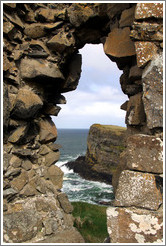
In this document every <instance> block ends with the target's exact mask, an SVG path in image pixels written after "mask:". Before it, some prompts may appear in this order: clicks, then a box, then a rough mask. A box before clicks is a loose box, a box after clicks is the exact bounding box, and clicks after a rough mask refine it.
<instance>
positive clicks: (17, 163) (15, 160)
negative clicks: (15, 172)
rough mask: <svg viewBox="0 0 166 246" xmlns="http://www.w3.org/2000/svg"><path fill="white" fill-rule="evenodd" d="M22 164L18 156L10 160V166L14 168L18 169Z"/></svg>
mask: <svg viewBox="0 0 166 246" xmlns="http://www.w3.org/2000/svg"><path fill="white" fill-rule="evenodd" d="M21 164H22V159H21V158H19V157H18V156H15V155H13V156H12V158H11V159H10V165H11V166H12V167H14V168H17V167H20V166H21Z"/></svg>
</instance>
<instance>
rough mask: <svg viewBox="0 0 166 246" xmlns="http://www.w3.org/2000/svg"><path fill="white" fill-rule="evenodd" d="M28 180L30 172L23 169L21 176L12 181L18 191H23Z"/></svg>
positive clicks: (13, 186)
mask: <svg viewBox="0 0 166 246" xmlns="http://www.w3.org/2000/svg"><path fill="white" fill-rule="evenodd" d="M27 182H28V174H27V172H25V171H23V172H22V173H21V174H20V175H19V176H17V177H16V178H14V179H13V180H12V181H11V186H12V188H13V189H15V190H17V191H21V190H22V188H23V187H24V186H25V185H26V183H27Z"/></svg>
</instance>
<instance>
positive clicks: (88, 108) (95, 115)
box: [52, 44, 128, 129]
mask: <svg viewBox="0 0 166 246" xmlns="http://www.w3.org/2000/svg"><path fill="white" fill-rule="evenodd" d="M79 52H80V54H82V72H81V78H80V80H79V84H78V87H77V89H76V90H75V91H72V92H67V93H64V94H63V95H64V96H65V98H66V100H67V104H64V105H60V107H61V108H62V109H61V111H60V112H59V114H58V116H56V117H52V119H53V121H54V123H55V125H56V127H57V128H86V129H89V128H90V126H91V125H92V124H94V123H98V124H105V125H118V126H125V114H126V113H125V111H123V110H121V109H120V106H121V104H123V103H124V102H125V101H126V100H127V99H128V98H127V96H126V95H124V94H123V92H122V90H121V88H120V82H119V78H120V75H121V74H122V71H120V70H119V69H118V68H117V65H116V63H114V62H112V61H111V60H110V59H109V58H108V57H107V56H106V55H105V53H104V50H103V45H102V44H99V45H93V44H86V45H85V46H84V47H83V48H82V49H81V50H80V51H79Z"/></svg>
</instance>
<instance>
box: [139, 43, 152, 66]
mask: <svg viewBox="0 0 166 246" xmlns="http://www.w3.org/2000/svg"><path fill="white" fill-rule="evenodd" d="M135 49H136V55H137V65H138V67H145V65H146V64H147V62H148V61H150V60H152V59H153V58H154V57H155V56H156V55H157V46H156V45H155V44H154V43H152V42H144V41H142V42H135Z"/></svg>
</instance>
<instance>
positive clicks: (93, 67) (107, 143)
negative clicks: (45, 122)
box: [53, 44, 127, 204]
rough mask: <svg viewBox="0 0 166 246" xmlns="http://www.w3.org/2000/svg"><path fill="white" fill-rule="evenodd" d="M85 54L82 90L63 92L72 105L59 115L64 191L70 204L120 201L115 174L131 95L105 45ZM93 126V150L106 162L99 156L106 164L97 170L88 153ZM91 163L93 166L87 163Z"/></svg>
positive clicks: (85, 50)
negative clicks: (125, 106)
mask: <svg viewBox="0 0 166 246" xmlns="http://www.w3.org/2000/svg"><path fill="white" fill-rule="evenodd" d="M79 53H80V54H81V55H82V73H81V77H80V80H79V84H78V86H77V89H76V90H75V91H72V92H68V93H65V94H63V95H64V96H65V98H66V101H67V104H66V105H62V106H61V107H62V110H61V111H60V113H59V115H58V117H53V121H54V123H55V125H56V126H57V129H58V139H57V143H59V144H60V145H61V146H62V148H61V149H60V152H61V157H60V160H59V161H58V162H57V163H56V165H58V166H59V167H61V169H62V170H63V171H64V182H63V191H64V192H65V193H67V195H68V197H69V200H70V201H83V202H89V203H93V204H107V203H110V202H111V200H113V198H114V197H113V187H112V185H111V178H112V171H113V170H114V169H115V168H116V166H117V162H118V158H119V155H120V153H121V151H122V150H123V148H124V146H123V143H122V142H121V141H122V138H121V136H120V137H118V138H117V137H115V131H118V132H119V133H120V134H121V133H123V132H124V129H125V128H124V127H125V111H123V110H121V109H120V105H122V104H123V103H124V102H125V101H126V100H127V96H126V95H125V94H123V92H122V90H121V86H120V82H119V79H120V76H121V74H122V71H121V70H119V69H118V67H117V65H116V63H114V62H112V61H111V60H110V59H109V58H108V57H107V56H106V55H105V53H104V51H103V45H102V44H99V45H92V44H86V45H85V46H84V47H83V48H82V49H80V50H79ZM94 124H101V125H94ZM92 125H93V127H94V129H96V131H97V132H96V133H95V134H96V144H95V146H94V147H93V146H92V148H91V146H89V147H90V148H91V149H95V151H96V152H99V155H100V154H101V152H102V158H103V159H101V157H100V156H96V159H97V160H95V161H94V162H96V161H98V162H100V163H95V165H94V167H93V171H92V170H91V168H90V166H89V164H90V163H89V162H91V161H92V160H91V159H92V158H91V157H90V155H88V154H87V153H88V150H87V138H88V132H89V129H90V127H91V126H92ZM110 125H111V126H110ZM98 126H100V127H98ZM115 126H118V127H115ZM102 134H103V136H102ZM93 137H94V136H93ZM93 141H94V139H93V140H92V145H94V143H93ZM89 144H90V145H91V143H89ZM111 146H112V147H111ZM90 151H92V150H90ZM104 153H105V155H104ZM85 156H86V158H85ZM108 158H110V160H109V159H108ZM75 160H77V161H75ZM86 160H87V163H89V164H88V165H85V162H86ZM73 161H75V162H73ZM66 163H67V165H66ZM93 164H94V163H93ZM73 170H74V171H73ZM80 175H81V176H80Z"/></svg>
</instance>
